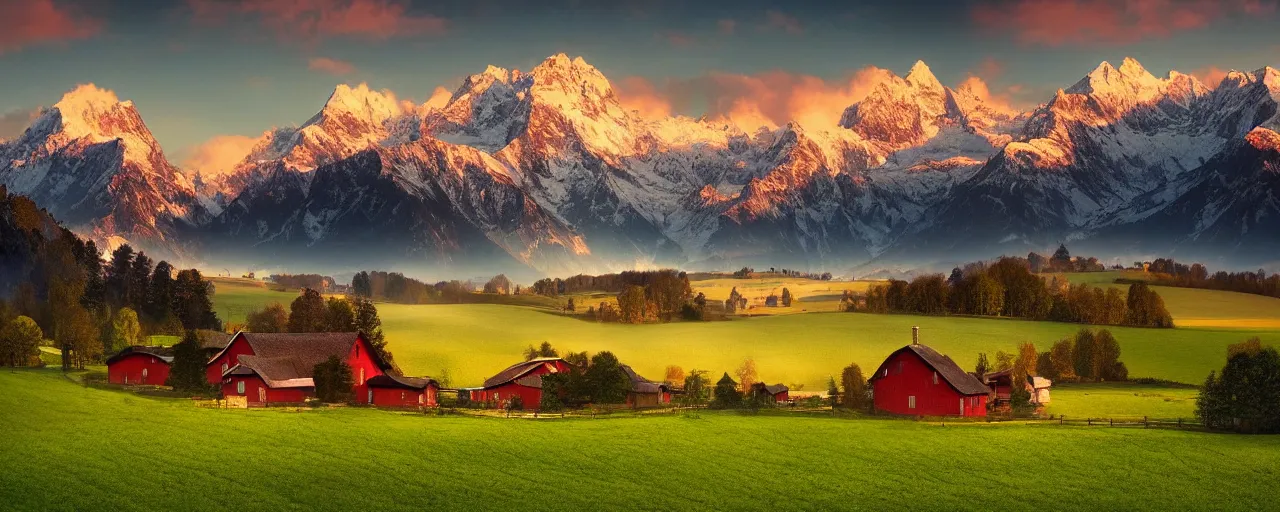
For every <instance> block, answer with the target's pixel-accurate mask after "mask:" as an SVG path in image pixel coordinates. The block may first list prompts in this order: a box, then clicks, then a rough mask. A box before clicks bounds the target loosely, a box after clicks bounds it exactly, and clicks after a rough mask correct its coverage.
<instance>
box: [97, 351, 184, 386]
mask: <svg viewBox="0 0 1280 512" xmlns="http://www.w3.org/2000/svg"><path fill="white" fill-rule="evenodd" d="M144 369H145V370H146V371H147V378H146V379H143V378H142V370H144ZM168 378H169V363H166V362H164V361H162V360H160V358H158V357H156V356H153V355H151V354H139V353H133V354H129V355H127V356H124V357H123V358H121V359H120V360H118V361H116V362H114V363H111V364H109V365H107V381H108V382H110V383H112V384H146V385H149V386H163V385H164V381H165V380H167V379H168Z"/></svg>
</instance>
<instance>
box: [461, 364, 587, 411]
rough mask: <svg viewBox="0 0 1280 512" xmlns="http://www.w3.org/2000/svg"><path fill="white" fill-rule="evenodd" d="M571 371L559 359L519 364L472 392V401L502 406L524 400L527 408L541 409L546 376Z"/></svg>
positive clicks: (522, 403) (490, 378) (491, 378)
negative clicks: (544, 377)
mask: <svg viewBox="0 0 1280 512" xmlns="http://www.w3.org/2000/svg"><path fill="white" fill-rule="evenodd" d="M567 371H569V362H568V361H565V360H564V359H561V358H558V357H540V358H537V359H533V360H529V361H524V362H520V363H516V364H513V365H511V366H508V367H507V368H506V369H505V370H502V371H501V372H498V374H497V375H494V376H493V377H489V378H488V379H486V380H485V381H484V385H483V386H481V387H478V388H473V389H471V390H470V392H471V401H473V402H493V403H496V404H500V405H501V404H506V403H509V402H510V401H511V399H512V398H514V397H520V403H521V405H522V406H523V407H524V408H525V409H537V408H538V407H539V405H540V404H541V403H542V376H543V375H546V374H548V373H561V372H567Z"/></svg>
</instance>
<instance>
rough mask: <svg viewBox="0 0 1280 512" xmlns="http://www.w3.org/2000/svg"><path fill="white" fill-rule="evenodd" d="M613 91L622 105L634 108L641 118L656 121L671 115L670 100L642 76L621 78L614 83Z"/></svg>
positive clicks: (630, 108) (629, 108) (628, 108)
mask: <svg viewBox="0 0 1280 512" xmlns="http://www.w3.org/2000/svg"><path fill="white" fill-rule="evenodd" d="M614 91H616V93H617V95H618V102H619V103H621V104H622V107H623V108H625V109H627V110H634V111H635V112H636V113H637V114H639V115H640V117H641V118H642V119H647V120H650V121H656V120H659V119H663V118H666V117H670V116H671V101H670V100H668V99H667V98H666V97H664V96H663V95H662V94H661V93H659V92H658V89H657V87H654V85H653V83H652V82H650V81H648V80H646V79H644V78H642V77H638V76H633V77H627V78H623V79H622V80H621V81H619V82H618V83H616V84H614Z"/></svg>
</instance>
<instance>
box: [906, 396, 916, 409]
mask: <svg viewBox="0 0 1280 512" xmlns="http://www.w3.org/2000/svg"><path fill="white" fill-rule="evenodd" d="M907 408H908V409H915V408H916V396H915V395H911V396H908V397H907Z"/></svg>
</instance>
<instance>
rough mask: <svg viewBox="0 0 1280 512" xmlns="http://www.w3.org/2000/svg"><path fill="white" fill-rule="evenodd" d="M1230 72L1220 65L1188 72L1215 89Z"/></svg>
mask: <svg viewBox="0 0 1280 512" xmlns="http://www.w3.org/2000/svg"><path fill="white" fill-rule="evenodd" d="M1228 72H1229V71H1228V70H1226V69H1222V68H1220V67H1218V66H1208V67H1204V68H1200V69H1197V70H1195V71H1192V72H1190V73H1187V74H1188V75H1191V76H1194V77H1196V79H1198V80H1200V81H1201V82H1202V83H1204V85H1205V86H1206V87H1208V88H1210V89H1214V88H1217V87H1218V85H1220V84H1221V83H1222V79H1223V78H1226V77H1227V73H1228Z"/></svg>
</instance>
